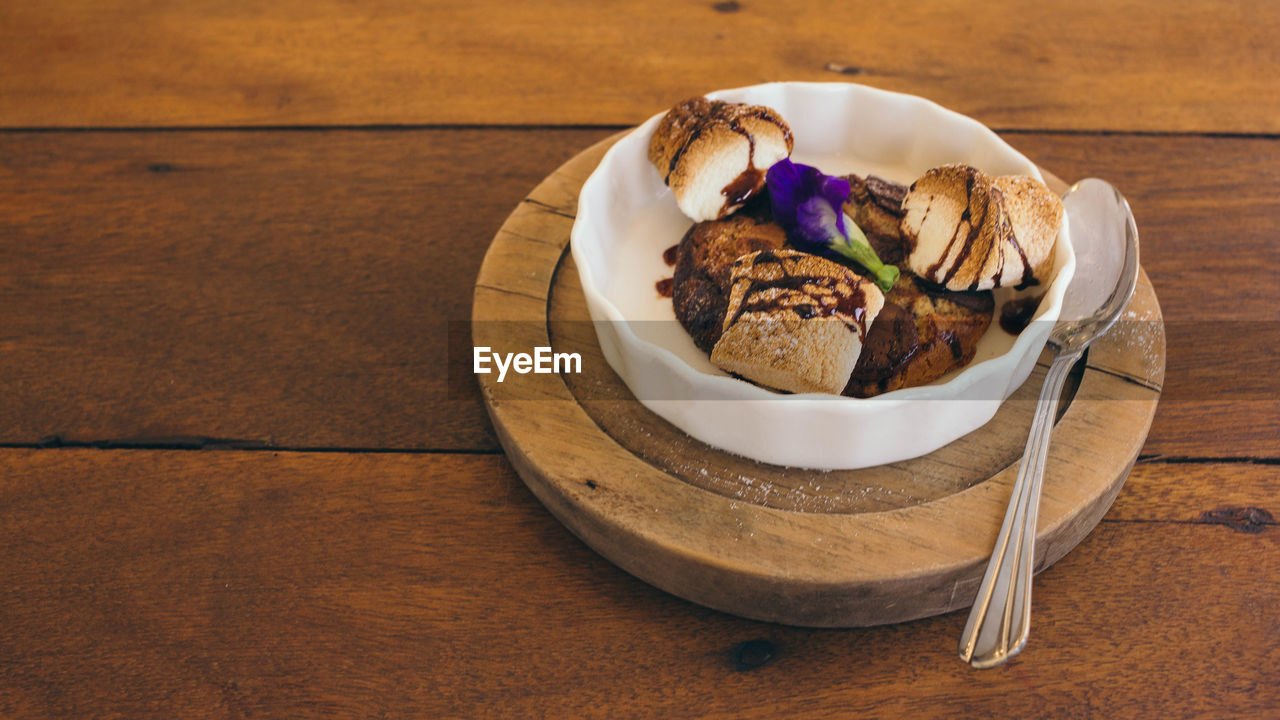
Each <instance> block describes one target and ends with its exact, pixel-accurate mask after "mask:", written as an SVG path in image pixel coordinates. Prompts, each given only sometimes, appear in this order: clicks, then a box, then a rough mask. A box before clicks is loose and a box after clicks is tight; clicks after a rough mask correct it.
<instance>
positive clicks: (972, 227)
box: [925, 174, 986, 285]
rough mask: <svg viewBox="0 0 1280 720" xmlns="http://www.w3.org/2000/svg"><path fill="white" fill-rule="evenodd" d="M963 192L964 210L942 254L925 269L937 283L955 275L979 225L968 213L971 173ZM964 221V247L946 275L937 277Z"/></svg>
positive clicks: (970, 206)
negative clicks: (965, 224) (965, 227)
mask: <svg viewBox="0 0 1280 720" xmlns="http://www.w3.org/2000/svg"><path fill="white" fill-rule="evenodd" d="M964 193H965V206H964V212H962V213H960V221H959V222H957V223H956V229H955V230H953V231H952V232H951V239H950V240H948V241H947V247H946V248H945V249H943V251H942V254H941V255H939V256H938V261H937V262H935V263H934V264H933V265H931V266H930V267H929V269H928V270H926V271H925V277H927V278H929V279H930V280H936V281H937V283H938V284H939V285H946V284H947V283H948V282H951V279H952V278H953V277H955V274H956V272H957V271H959V270H960V265H961V264H962V263H963V260H964V257H965V256H967V255H968V254H969V250H970V246H971V245H972V244H973V241H974V240H975V239H977V236H976V231H977V229H978V228H979V227H981V224H980V223H981V219H980V220H979V221H978V222H974V220H973V216H972V214H971V213H970V210H971V209H972V208H973V174H970V175H969V177H968V178H967V179H966V180H965V189H964ZM985 216H986V209H985V208H983V217H985ZM966 222H968V223H969V232H968V234H967V235H966V237H965V241H964V242H965V244H964V247H963V248H961V250H960V256H959V257H957V258H956V262H953V263H951V267H950V268H948V269H947V273H946V275H944V276H943V277H942V278H938V271H939V270H941V269H942V266H943V265H944V264H945V263H946V262H947V257H948V256H950V255H951V249H952V248H953V247H955V244H956V241H957V240H959V239H960V226H961V225H962V224H964V223H966Z"/></svg>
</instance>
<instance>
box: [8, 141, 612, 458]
mask: <svg viewBox="0 0 1280 720" xmlns="http://www.w3.org/2000/svg"><path fill="white" fill-rule="evenodd" d="M600 135H601V133H600V132H599V131H545V132H541V133H539V134H537V135H536V137H535V138H534V140H535V142H529V139H528V138H526V137H525V136H524V135H522V134H521V133H514V132H504V133H486V132H476V131H435V132H430V133H417V132H413V133H399V132H377V133H368V132H308V133H256V132H253V133H237V132H227V133H223V132H215V133H180V134H168V133H162V134H136V133H123V134H119V133H117V134H55V135H45V134H7V135H3V136H0V168H3V171H2V172H0V268H3V271H2V272H0V307H4V308H5V312H4V313H3V314H2V315H0V349H3V352H0V388H2V390H0V392H3V394H4V396H5V402H4V403H0V441H7V442H36V441H39V440H40V439H41V438H46V437H49V436H57V437H60V438H62V439H63V440H65V441H72V442H99V441H111V442H124V443H143V444H146V443H152V442H168V441H170V440H172V439H174V438H178V439H179V441H181V442H188V441H189V442H199V438H216V439H220V440H224V441H231V442H234V443H247V444H258V443H267V444H277V445H287V446H300V447H328V446H347V447H349V446H356V447H402V448H428V449H429V448H445V449H449V448H454V449H457V448H463V449H489V450H492V449H495V448H496V447H497V444H496V440H495V439H494V437H493V435H492V431H491V430H490V428H489V425H488V421H487V419H486V418H485V417H484V411H483V409H482V407H481V404H480V401H479V394H478V392H477V391H476V386H475V382H474V381H473V380H472V378H471V377H470V376H468V375H466V374H456V373H455V375H458V376H459V377H460V379H457V380H456V381H454V382H450V379H449V378H450V374H449V373H448V372H447V371H446V367H447V365H448V363H447V358H448V355H449V350H450V340H452V343H453V344H454V345H455V347H453V350H454V351H455V353H456V354H457V356H458V361H459V363H461V362H462V361H464V360H465V359H466V358H467V356H468V354H469V351H470V343H469V340H468V335H469V332H468V328H469V320H470V303H471V292H472V290H471V286H472V283H473V282H474V279H475V276H476V272H477V270H478V269H479V266H480V261H481V259H482V257H483V255H484V250H485V248H486V247H487V245H488V243H489V240H490V238H491V237H492V235H493V233H494V232H495V231H496V230H497V227H498V225H499V224H500V223H501V220H502V218H503V217H504V216H505V215H506V214H507V213H509V212H510V211H511V209H512V208H513V207H515V206H516V204H517V203H518V202H519V200H520V199H521V198H522V197H523V196H524V195H525V194H526V193H527V192H528V191H529V189H530V188H531V187H532V186H533V185H534V184H535V183H536V181H537V180H538V179H539V178H541V177H542V176H543V175H545V174H546V173H549V172H550V171H551V170H553V169H554V168H555V167H556V166H558V165H560V164H561V163H562V162H563V161H564V160H566V159H568V157H569V156H570V155H572V154H573V153H574V152H576V149H577V148H578V147H579V146H582V145H585V144H589V143H590V142H592V141H593V140H594V139H596V138H598V137H599V136H600ZM450 330H452V333H451V332H450ZM183 438H188V439H189V440H182V439H183Z"/></svg>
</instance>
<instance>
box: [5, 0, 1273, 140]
mask: <svg viewBox="0 0 1280 720" xmlns="http://www.w3.org/2000/svg"><path fill="white" fill-rule="evenodd" d="M1277 36H1280V8H1278V7H1277V5H1276V4H1275V3H1273V2H1269V1H1268V0H1250V1H1249V2H1240V3H1227V2H1211V3H1204V2H1197V1H1196V0H1177V1H1176V2H1161V3H1156V2H1145V1H1142V0H1123V1H1120V2H1112V1H1099V0H1093V1H1091V2H1083V3H1082V2H1071V1H1069V0H1054V1H1053V2H1043V3H1035V4H1034V5H1033V6H1028V5H1027V4H1026V3H1021V2H1016V1H1014V0H1001V1H999V2H987V3H972V2H959V1H956V0H917V1H916V2H913V3H910V4H908V5H900V4H891V3H881V4H860V5H858V6H857V7H856V8H848V9H841V8H837V7H835V6H832V5H831V4H830V3H823V2H813V1H807V2H802V3H794V2H793V3H753V2H711V1H710V0H707V1H706V2H698V3H674V2H672V3H662V4H659V5H656V6H655V4H654V3H652V2H641V1H639V0H627V1H626V2H618V3H608V4H603V5H596V4H592V5H586V6H584V5H583V4H581V3H573V2H563V1H559V2H549V1H544V2H537V3H517V4H511V3H506V2H493V1H492V0H490V1H488V2H456V1H454V2H444V3H441V2H435V3H416V2H409V1H408V0H380V1H378V2H362V3H346V2H325V3H315V2H301V1H300V0H290V1H289V2H275V3H265V4H264V3H254V2H245V1H244V0H236V1H234V2H223V3H218V4H217V5H216V9H215V6H210V5H208V4H207V3H201V2H195V1H194V0H183V1H181V2H166V3H162V4H154V3H153V4H136V3H119V2H114V3H103V2H92V1H87V0H60V1H58V2H40V3H6V4H5V7H4V8H3V9H0V67H4V68H7V69H10V70H12V72H6V73H3V75H0V124H3V125H6V126H11V127H12V126H63V127H65V126H191V125H200V126H208V125H281V124H290V125H293V124H307V125H315V124H321V125H323V124H366V123H450V124H454V123H458V124H475V123H481V124H494V123H502V124H526V123H533V124H562V123H569V124H585V123H592V124H632V123H636V122H639V121H640V120H642V119H643V118H645V117H648V116H649V115H652V114H653V113H655V112H657V111H659V110H661V109H663V108H665V107H668V106H670V105H671V104H673V103H674V102H676V101H678V100H681V99H683V98H684V97H687V96H689V95H693V94H698V93H703V92H706V91H708V90H713V89H716V88H728V87H737V86H739V85H749V84H754V83H759V82H765V81H771V80H813V81H836V80H856V81H859V82H864V83H867V84H870V85H874V86H878V87H883V88H888V89H892V90H900V91H905V92H911V93H915V94H919V95H923V96H926V97H929V98H931V99H934V100H936V101H938V102H940V103H942V104H944V105H946V106H948V107H953V108H955V109H957V110H960V111H962V112H965V113H968V114H971V115H974V116H976V117H978V118H979V119H981V120H982V121H984V122H986V123H988V124H991V125H995V126H998V127H1019V128H1039V129H1047V128H1070V129H1094V130H1096V129H1105V130H1163V131H1218V132H1228V131H1231V132H1255V133H1256V132H1270V133H1274V132H1277V131H1280V92H1278V91H1277V90H1280V87H1278V86H1277V84H1276V79H1275V74H1274V72H1272V70H1273V68H1274V66H1275V65H1276V62H1277V56H1276V52H1275V48H1276V44H1275V38H1276V37H1277Z"/></svg>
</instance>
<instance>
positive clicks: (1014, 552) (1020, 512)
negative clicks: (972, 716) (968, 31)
mask: <svg viewBox="0 0 1280 720" xmlns="http://www.w3.org/2000/svg"><path fill="white" fill-rule="evenodd" d="M1080 353H1081V351H1079V350H1076V351H1073V352H1066V353H1061V354H1059V355H1058V356H1057V357H1055V358H1054V359H1053V364H1052V365H1050V366H1049V372H1048V373H1047V374H1046V375H1045V378H1044V386H1043V387H1041V388H1040V399H1039V400H1038V401H1037V402H1036V412H1035V416H1034V417H1033V418H1032V420H1031V432H1030V434H1029V435H1028V436H1027V448H1026V450H1025V451H1024V452H1023V455H1022V464H1021V466H1020V467H1019V468H1018V478H1017V480H1015V481H1014V483H1013V494H1012V496H1011V497H1010V499H1009V509H1008V510H1006V511H1005V514H1004V523H1003V524H1002V525H1001V526H1000V535H999V537H997V538H996V546H995V550H994V551H993V552H992V555H991V562H989V563H988V564H987V572H986V574H985V575H983V577H982V585H981V586H980V587H979V588H978V596H977V598H976V599H975V600H974V603H973V609H972V610H970V611H969V620H968V622H966V623H965V625H964V634H962V635H961V636H960V659H961V660H964V661H965V662H967V663H969V664H970V665H973V666H974V667H976V668H989V667H995V666H997V665H1000V664H1002V663H1004V662H1005V661H1006V660H1008V659H1009V658H1011V657H1013V656H1014V655H1017V654H1018V653H1019V652H1020V651H1021V650H1022V648H1023V646H1024V645H1026V643H1027V633H1028V631H1029V630H1030V625H1031V575H1032V572H1033V570H1034V567H1035V543H1036V518H1037V517H1038V515H1039V513H1040V486H1041V485H1042V484H1043V481H1044V463H1045V458H1046V457H1048V455H1049V435H1050V433H1051V432H1052V431H1053V419H1054V416H1055V415H1057V411H1058V396H1059V395H1060V394H1061V392H1062V385H1063V383H1064V382H1065V381H1066V379H1067V374H1068V373H1069V372H1070V371H1071V366H1072V365H1074V364H1075V361H1076V360H1077V359H1078V358H1079V357H1080Z"/></svg>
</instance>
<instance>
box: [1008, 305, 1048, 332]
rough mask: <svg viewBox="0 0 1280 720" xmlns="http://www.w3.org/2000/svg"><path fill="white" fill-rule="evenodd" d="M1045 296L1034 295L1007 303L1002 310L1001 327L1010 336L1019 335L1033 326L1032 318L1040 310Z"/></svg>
mask: <svg viewBox="0 0 1280 720" xmlns="http://www.w3.org/2000/svg"><path fill="white" fill-rule="evenodd" d="M1043 297H1044V295H1032V296H1028V297H1024V298H1016V299H1014V300H1010V301H1008V302H1006V303H1005V304H1004V305H1003V306H1001V308H1000V327H1001V328H1002V329H1003V330H1004V331H1005V332H1007V333H1009V334H1010V335H1017V334H1018V333H1021V332H1022V331H1023V330H1026V329H1027V326H1028V325H1030V324H1031V318H1032V317H1033V316H1034V315H1035V314H1036V310H1037V309H1039V308H1040V299H1041V298H1043Z"/></svg>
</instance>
